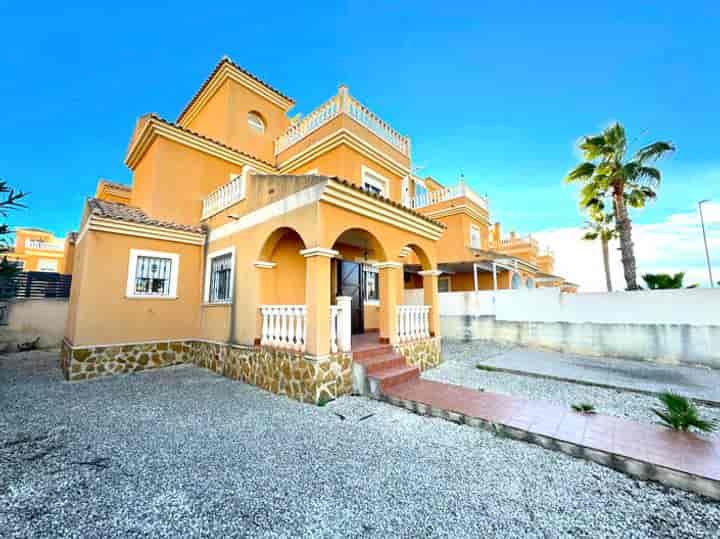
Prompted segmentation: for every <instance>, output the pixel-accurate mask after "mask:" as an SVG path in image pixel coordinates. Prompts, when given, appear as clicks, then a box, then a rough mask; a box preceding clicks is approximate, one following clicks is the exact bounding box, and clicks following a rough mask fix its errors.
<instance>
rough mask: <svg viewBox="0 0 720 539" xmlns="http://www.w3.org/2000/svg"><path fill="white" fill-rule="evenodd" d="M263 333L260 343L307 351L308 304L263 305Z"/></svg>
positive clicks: (261, 309) (261, 308)
mask: <svg viewBox="0 0 720 539" xmlns="http://www.w3.org/2000/svg"><path fill="white" fill-rule="evenodd" d="M260 313H261V314H262V335H261V338H260V344H261V345H262V346H271V347H273V348H284V349H287V350H295V351H298V352H304V351H305V340H306V336H307V306H305V305H261V306H260Z"/></svg>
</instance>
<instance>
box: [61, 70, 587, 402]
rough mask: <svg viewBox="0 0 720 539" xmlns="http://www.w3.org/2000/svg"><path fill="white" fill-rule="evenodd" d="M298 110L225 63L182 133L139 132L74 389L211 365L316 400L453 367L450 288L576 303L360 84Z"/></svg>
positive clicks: (103, 198)
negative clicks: (385, 117) (445, 358)
mask: <svg viewBox="0 0 720 539" xmlns="http://www.w3.org/2000/svg"><path fill="white" fill-rule="evenodd" d="M293 105H294V102H293V100H292V99H290V98H289V97H287V96H286V95H284V94H282V93H281V92H279V91H278V90H276V89H274V88H273V87H271V86H269V85H268V84H266V83H264V82H263V81H261V80H259V79H258V78H256V77H255V76H253V75H251V74H250V73H248V72H247V71H245V70H244V69H242V68H240V67H239V66H237V65H236V64H235V63H233V62H232V61H231V60H230V59H228V58H223V59H222V60H221V61H220V62H219V63H218V65H217V66H216V67H215V69H214V70H213V71H212V73H211V74H210V76H209V77H208V78H207V80H206V81H205V82H204V83H203V84H202V86H201V87H200V89H199V90H198V92H197V93H196V94H195V96H194V97H193V98H192V99H191V100H190V102H189V103H188V105H187V106H186V107H185V109H184V110H183V111H182V112H181V113H180V114H179V116H178V118H177V119H176V120H175V121H174V122H173V121H168V120H165V119H163V118H160V117H159V116H157V115H154V114H148V115H145V116H143V117H141V118H140V119H139V120H138V122H137V124H136V126H135V130H134V132H133V134H132V138H131V140H130V144H129V148H128V150H127V154H126V158H125V162H126V164H127V166H128V167H129V168H130V169H131V170H132V171H133V180H132V186H125V185H120V184H116V183H113V182H108V181H105V180H102V181H101V182H100V183H99V185H98V189H97V193H96V195H95V197H94V198H91V199H89V200H88V201H87V203H86V205H85V208H84V213H83V217H82V222H81V225H80V231H79V234H78V236H77V239H76V241H75V256H74V268H73V285H72V291H71V298H70V310H69V316H68V321H67V328H66V332H65V341H64V345H63V353H62V360H61V361H62V367H63V370H64V372H65V376H66V377H67V378H68V379H71V380H81V379H87V378H93V377H95V376H100V375H105V374H113V373H119V372H129V371H135V370H143V369H147V368H153V367H161V366H165V365H170V364H175V363H182V362H193V363H195V364H197V365H201V366H203V367H207V368H210V369H212V370H215V371H217V372H220V373H222V374H224V375H225V376H228V377H231V378H235V379H240V380H243V381H245V382H248V383H251V384H254V385H257V386H259V387H262V388H264V389H268V390H270V391H273V392H275V393H278V394H285V395H288V396H290V397H292V398H295V399H298V400H302V401H304V402H316V403H317V402H322V401H325V400H328V399H332V398H335V397H337V396H338V395H341V394H345V393H349V392H351V391H353V390H355V391H358V392H364V391H366V390H367V391H373V390H374V389H373V387H374V386H377V384H382V383H388V384H389V383H392V382H393V381H398V380H402V379H404V378H406V377H407V376H409V375H411V374H412V373H413V372H417V370H418V369H424V368H427V367H430V366H433V365H436V364H437V363H438V362H439V361H440V330H439V313H438V288H440V290H441V291H457V290H473V289H492V288H513V287H514V288H518V287H521V286H522V287H536V286H561V287H564V288H566V289H571V288H572V286H573V285H571V284H570V283H567V282H565V281H564V280H563V279H562V278H560V277H557V276H555V275H553V263H554V261H553V257H552V255H551V254H549V253H540V252H539V249H538V245H537V242H535V240H534V239H532V238H530V237H517V236H515V235H514V234H512V235H510V237H508V238H503V237H502V236H501V233H500V226H499V224H494V225H493V224H491V223H490V220H489V212H488V203H487V200H486V199H484V198H483V197H480V196H478V195H477V194H476V193H474V192H473V191H472V190H471V189H470V188H469V187H468V186H467V185H466V184H465V183H463V182H462V181H461V182H460V183H458V184H457V185H454V186H452V187H449V188H447V187H444V186H443V185H441V184H440V183H439V182H437V181H436V180H434V179H432V178H424V179H422V178H419V177H416V176H415V175H414V174H413V172H412V171H413V167H412V162H411V145H410V139H409V138H407V137H405V136H403V135H400V134H399V133H398V132H396V131H395V130H394V129H393V128H391V127H390V126H389V125H387V124H386V123H385V122H384V121H382V120H381V119H380V118H378V117H377V116H376V115H374V114H373V113H372V112H370V111H369V110H368V109H367V108H366V107H365V106H364V105H362V104H361V103H359V102H358V101H357V100H356V99H355V98H354V97H352V96H351V95H350V94H349V92H348V89H347V87H345V86H340V88H339V90H338V92H337V94H336V95H334V96H332V97H331V98H330V99H329V100H328V101H327V102H325V103H323V104H322V105H321V106H320V107H318V108H317V109H315V110H314V111H313V112H312V113H310V114H308V115H307V116H305V117H304V118H302V119H297V120H291V119H290V118H289V116H288V111H289V110H290V109H291V108H292V107H293ZM410 288H416V289H422V290H423V292H422V294H421V297H422V298H423V299H424V301H422V304H421V305H416V304H412V305H410V304H406V303H405V300H404V297H405V296H404V294H405V290H406V289H410ZM370 359H372V361H370Z"/></svg>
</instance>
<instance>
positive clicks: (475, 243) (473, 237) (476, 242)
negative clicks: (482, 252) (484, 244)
mask: <svg viewBox="0 0 720 539" xmlns="http://www.w3.org/2000/svg"><path fill="white" fill-rule="evenodd" d="M470 247H472V248H473V249H480V229H479V228H478V227H476V226H475V225H470Z"/></svg>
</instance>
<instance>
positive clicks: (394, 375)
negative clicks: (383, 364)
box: [367, 365, 420, 399]
mask: <svg viewBox="0 0 720 539" xmlns="http://www.w3.org/2000/svg"><path fill="white" fill-rule="evenodd" d="M416 378H420V369H419V368H417V367H411V366H409V365H403V366H399V367H392V368H389V369H385V370H383V371H381V372H378V373H376V374H373V375H369V376H368V377H367V379H368V382H369V385H370V394H371V395H372V396H373V397H375V398H377V399H380V398H382V396H383V391H384V390H386V389H387V388H389V387H392V386H395V385H398V384H403V383H405V382H409V381H410V380H414V379H416Z"/></svg>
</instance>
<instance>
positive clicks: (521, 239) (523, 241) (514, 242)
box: [490, 234, 540, 249]
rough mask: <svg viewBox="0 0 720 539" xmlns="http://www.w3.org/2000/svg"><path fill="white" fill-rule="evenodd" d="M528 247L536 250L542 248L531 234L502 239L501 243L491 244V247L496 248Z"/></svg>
mask: <svg viewBox="0 0 720 539" xmlns="http://www.w3.org/2000/svg"><path fill="white" fill-rule="evenodd" d="M528 245H529V246H530V247H534V248H535V249H539V247H540V244H539V243H538V241H537V240H536V239H535V238H533V237H532V236H531V235H530V234H528V235H527V236H510V237H509V238H502V239H501V240H500V241H497V240H495V241H492V242H490V246H491V247H495V248H511V247H526V246H528Z"/></svg>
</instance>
